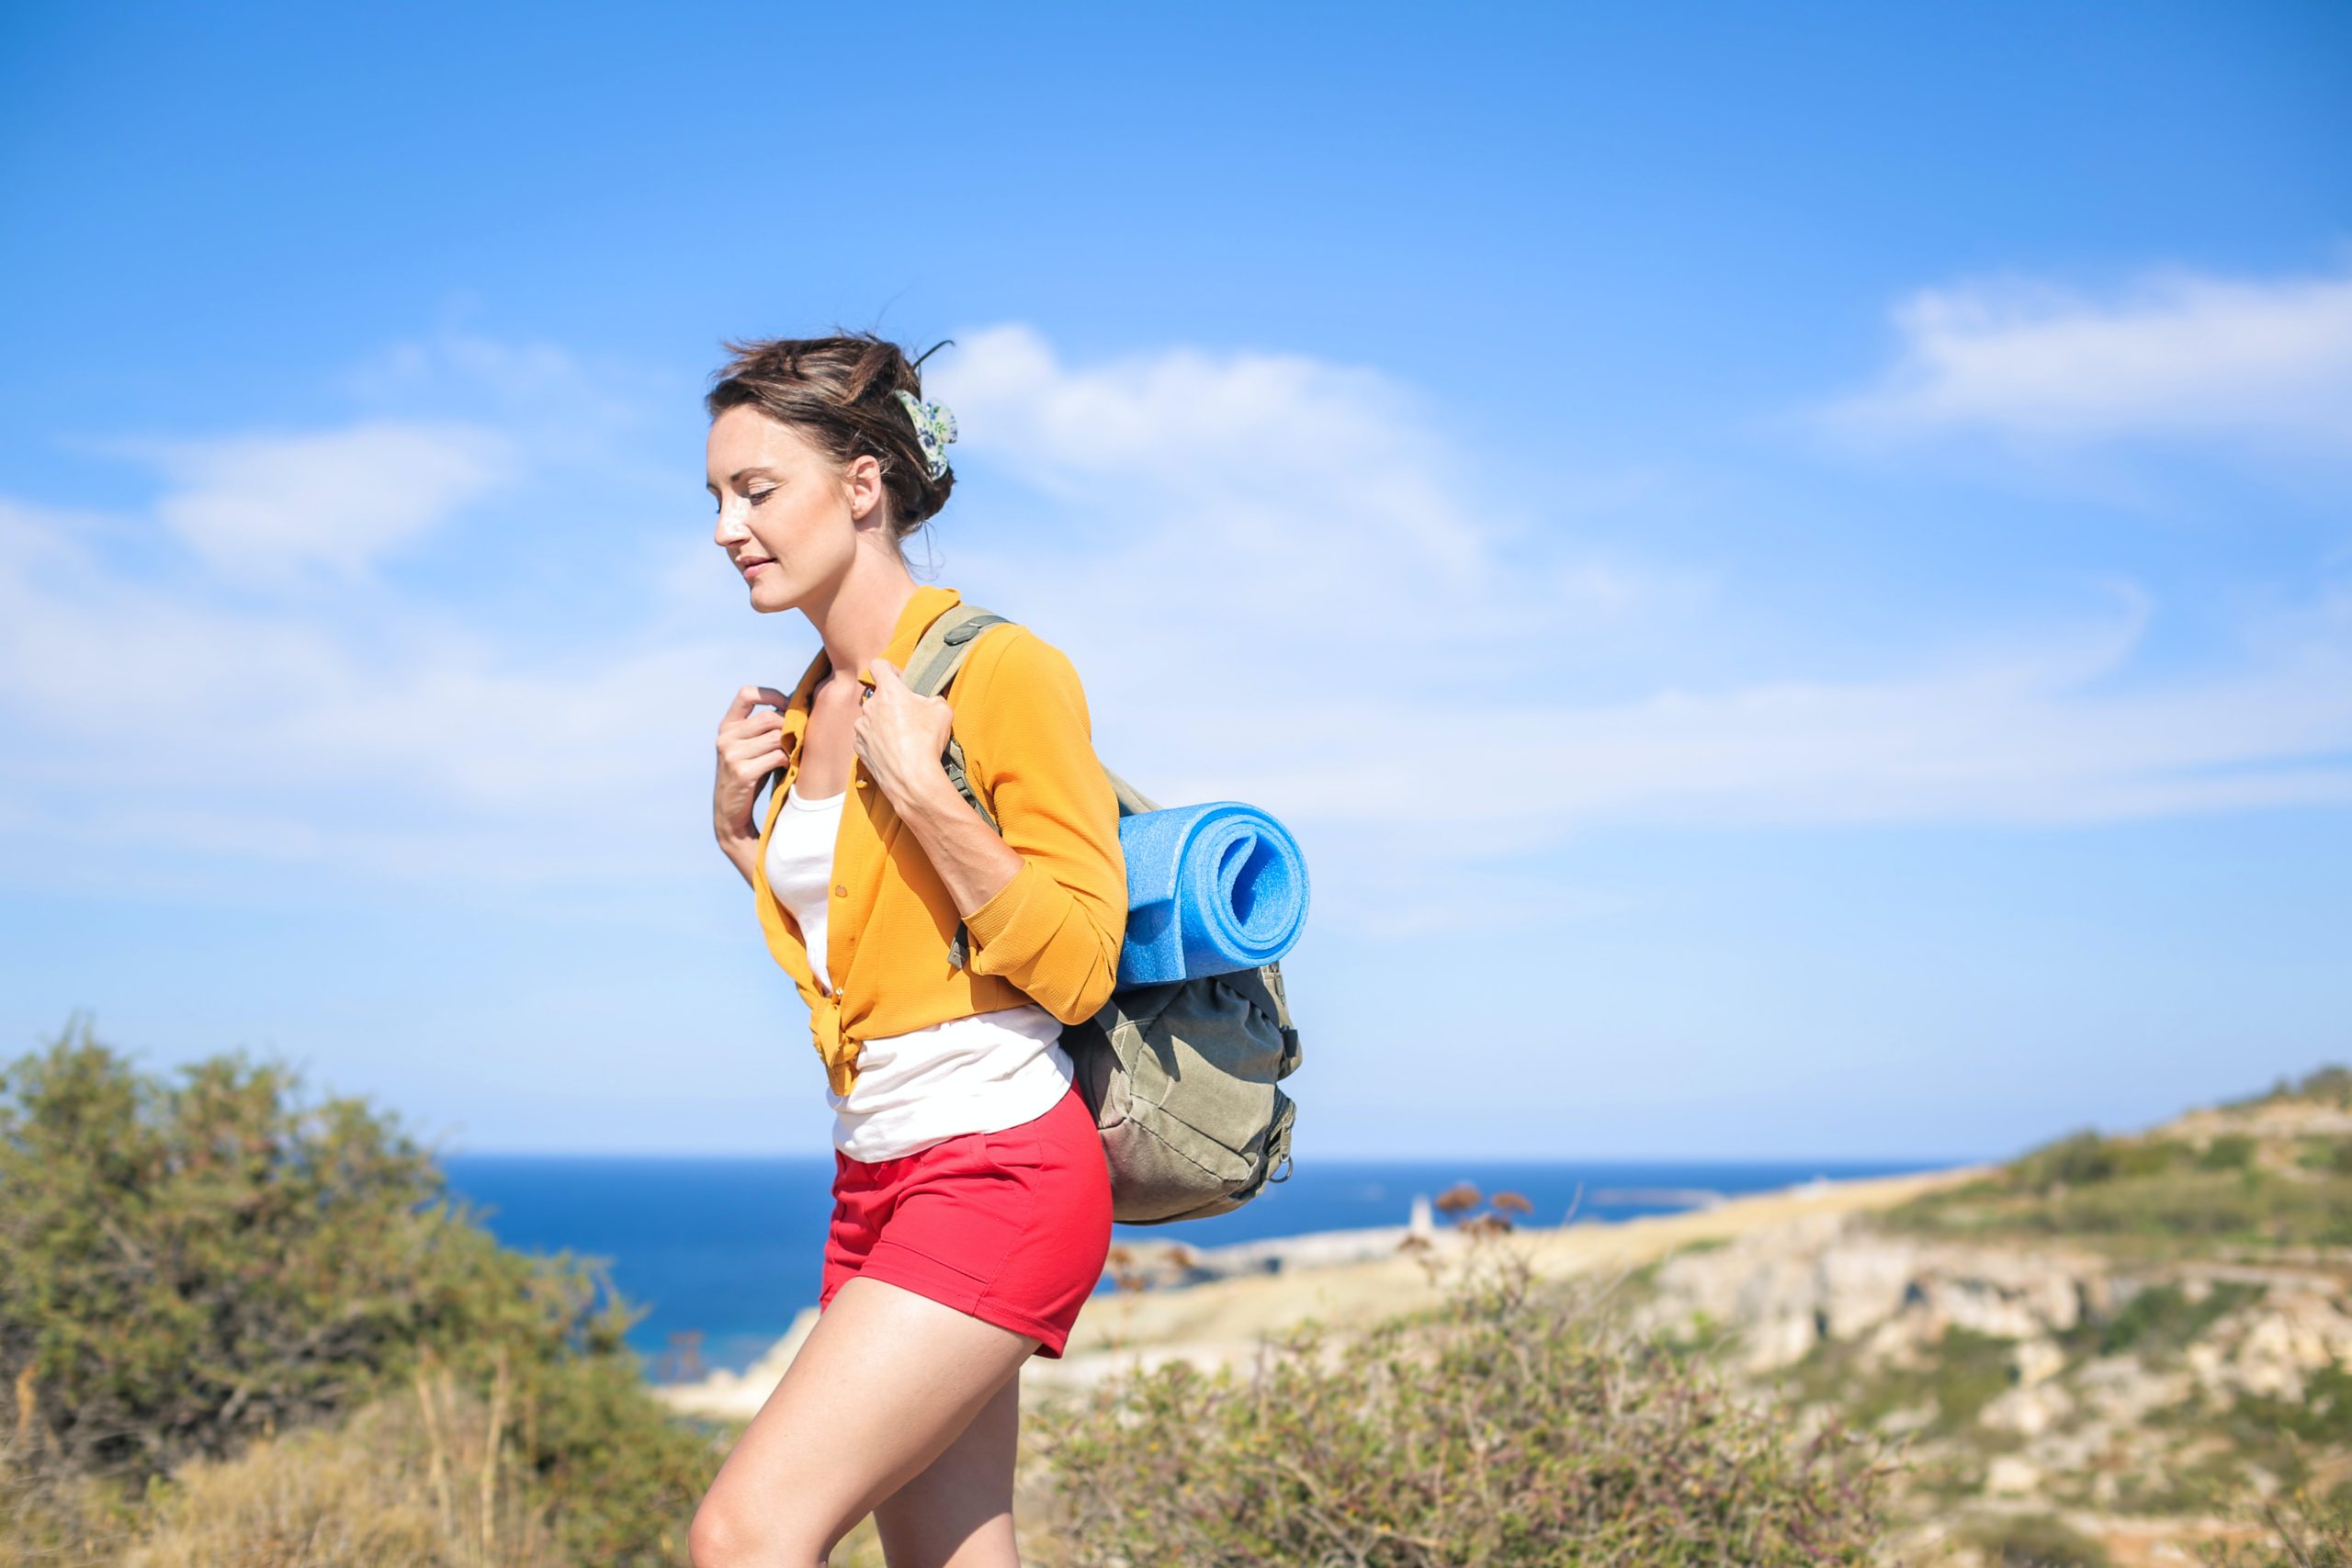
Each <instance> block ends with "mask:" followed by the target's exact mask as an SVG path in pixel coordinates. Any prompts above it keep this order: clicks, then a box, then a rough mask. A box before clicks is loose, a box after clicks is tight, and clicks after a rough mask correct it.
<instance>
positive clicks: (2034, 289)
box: [1829, 270, 2352, 454]
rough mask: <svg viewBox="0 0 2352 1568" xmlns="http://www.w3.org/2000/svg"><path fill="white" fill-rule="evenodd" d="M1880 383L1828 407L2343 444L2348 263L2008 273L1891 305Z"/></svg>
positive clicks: (2054, 429)
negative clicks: (2084, 285) (2259, 270)
mask: <svg viewBox="0 0 2352 1568" xmlns="http://www.w3.org/2000/svg"><path fill="white" fill-rule="evenodd" d="M1894 322H1895V326H1896V329H1897V331H1898V333H1900V336H1901V348H1900V352H1899V354H1898V356H1897V358H1896V361H1895V363H1894V366H1893V367H1891V368H1890V369H1889V370H1888V371H1887V373H1886V374H1885V376H1884V378H1883V380H1882V382H1881V384H1880V385H1879V386H1878V387H1876V388H1875V389H1871V390H1870V391H1867V392H1864V393H1862V394H1860V395H1859V396H1857V397H1854V398H1851V399H1849V400H1845V401H1844V402H1842V403H1839V404H1838V405H1836V406H1835V407H1834V408H1832V409H1831V410H1830V411H1829V417H1830V420H1831V422H1832V423H1833V424H1835V425H1836V426H1837V427H1838V428H1839V429H1841V430H1843V431H1845V432H1847V433H1849V434H1860V435H1871V436H1887V435H1898V434H1918V433H1925V432H1931V431H1943V430H1955V431H1956V430H1978V431H1988V432H1992V433H1995V434H2003V435H2007V436H2012V437H2018V438H2024V439H2030V440H2035V441H2053V442H2075V441H2096V440H2107V439H2115V438H2127V437H2147V438H2157V439H2184V438H2194V439H2200V440H2202V439H2213V440H2226V441H2242V442H2247V443H2252V444H2256V445H2259V446H2265V447H2288V448H2297V449H2313V450H2319V451H2324V452H2330V453H2336V454H2342V453H2346V452H2348V451H2352V271H2347V272H2344V273H2338V274H2335V275H2333V276H2310V277H2285V278H2227V277H2214V276H2205V275H2202V274H2199V273H2195V272H2188V271H2181V270H2174V271H2166V272H2159V273H2154V274H2151V275H2149V276H2145V277H2143V278H2141V279H2140V280H2138V281H2137V282H2136V283H2134V284H2133V285H2131V287H2129V288H2124V289H2122V290H2120V291H2119V292H2117V293H2116V294H2115V295H2114V296H2112V297H2110V298H2105V299H2098V298H2086V297H2085V296H2083V295H2081V294H2079V293H2076V292H2072V291H2068V290H2064V289H2061V288H2056V287H2054V286H2052V285H2050V284H2047V283H2039V282H2034V281H2032V280H2029V279H2018V278H2007V279H1996V280H1990V281H1981V282H1973V283H1963V284H1958V285H1954V286H1952V287H1950V288H1931V289H1923V290H1921V291H1920V292H1918V293H1917V294H1914V295H1912V296H1911V297H1910V298H1908V299H1905V300H1904V301H1902V302H1901V303H1900V304H1899V305H1898V306H1897V307H1896V308H1895V310H1894Z"/></svg>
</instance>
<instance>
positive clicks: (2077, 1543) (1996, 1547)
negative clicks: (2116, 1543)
mask: <svg viewBox="0 0 2352 1568" xmlns="http://www.w3.org/2000/svg"><path fill="white" fill-rule="evenodd" d="M1962 1533H1963V1536H1964V1538H1965V1539H1966V1540H1967V1541H1968V1542H1969V1544H1970V1545H1972V1546H1974V1547H1975V1548H1976V1549H1977V1550H1978V1551H1981V1552H1983V1553H1984V1555H1985V1560H1986V1561H1987V1562H1991V1563H1995V1564H1998V1565H1999V1568H2108V1564H2109V1562H2111V1561H2112V1559H2111V1558H2109V1556H2108V1554H2107V1548H2105V1547H2103V1546H2101V1545H2100V1544H2099V1543H2098V1542H2097V1541H2095V1540H2091V1539H2090V1538H2089V1537H2087V1536H2086V1535H2083V1534H2082V1533H2080V1532H2079V1531H2077V1530H2075V1529H2071V1528H2069V1527H2068V1526H2067V1525H2066V1524H2065V1523H2064V1521H2063V1520H2060V1519H2055V1518H2052V1517H2050V1516H2049V1515H2047V1514H2017V1515H2012V1516H2010V1517H2006V1518H1995V1519H1983V1520H1979V1521H1978V1522H1976V1523H1975V1524H1973V1525H1972V1526H1970V1527H1969V1529H1967V1530H1965V1531H1964V1532H1962Z"/></svg>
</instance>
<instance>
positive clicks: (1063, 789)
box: [956, 626, 1127, 1023]
mask: <svg viewBox="0 0 2352 1568" xmlns="http://www.w3.org/2000/svg"><path fill="white" fill-rule="evenodd" d="M991 641H1001V647H999V648H998V649H994V650H993V651H994V652H995V654H996V657H995V658H994V659H993V660H986V661H983V660H982V657H981V656H982V654H983V653H984V652H986V651H989V649H988V644H989V642H991ZM972 665H973V666H977V667H978V668H967V671H966V674H967V675H978V676H979V677H980V679H979V680H978V682H976V683H975V684H976V685H977V687H978V689H977V690H974V691H971V692H969V693H965V694H961V695H964V696H967V697H968V699H969V701H968V702H967V703H961V704H959V705H958V711H957V713H956V732H957V734H958V736H959V737H960V738H961V739H962V740H963V742H964V756H965V761H966V763H967V766H968V767H969V768H970V770H971V783H972V785H973V787H974V789H975V790H976V791H977V792H978V795H979V796H980V799H981V800H982V801H983V802H985V803H986V804H987V806H988V808H989V813H990V814H991V815H993V816H994V817H995V818H996V821H997V829H998V830H999V831H1000V832H1001V833H1002V834H1003V835H1004V840H1005V842H1006V843H1008V844H1011V845H1012V847H1013V848H1014V849H1015V850H1018V851H1019V852H1021V869H1020V870H1019V871H1018V872H1016V873H1014V874H1013V877H1012V881H1011V882H1009V883H1007V884H1006V885H1005V886H1003V887H1002V888H1001V889H999V890H998V891H997V893H996V894H995V896H994V897H990V898H989V901H988V902H987V903H985V904H982V905H981V906H980V907H979V908H977V909H974V910H973V911H972V912H971V913H970V914H969V915H967V916H966V917H965V918H964V927H965V930H966V931H967V932H968V933H969V935H970V937H971V941H972V952H971V956H970V968H971V970H972V972H973V973H974V974H976V975H1001V976H1003V977H1004V978H1006V979H1007V980H1010V981H1011V982H1012V984H1013V985H1015V986H1017V987H1020V988H1021V989H1022V990H1023V991H1025V992H1026V993H1028V995H1029V997H1030V998H1031V999H1033V1000H1035V1002H1036V1003H1037V1004H1038V1005H1039V1006H1040V1007H1042V1008H1044V1009H1045V1010H1046V1011H1047V1012H1049V1013H1051V1014H1053V1016H1054V1017H1056V1018H1057V1019H1059V1020H1060V1021H1062V1022H1064V1023H1082V1022H1084V1021H1086V1020H1087V1019H1089V1018H1091V1017H1092V1016H1093V1015H1094V1013H1095V1012H1096V1011H1097V1010H1099V1009H1100V1008H1101V1007H1102V1006H1103V1003H1104V1002H1106V1001H1108V1000H1109V999H1110V997H1111V992H1112V989H1113V988H1114V986H1115V985H1116V984H1117V980H1118V971H1119V948H1120V945H1121V943H1123V942H1125V940H1126V929H1127V867H1126V858H1125V854H1124V853H1123V852H1121V850H1120V847H1119V800H1118V795H1117V794H1116V793H1115V792H1114V790H1113V789H1112V787H1111V781H1110V779H1109V777H1108V776H1107V775H1105V774H1104V773H1103V764H1102V762H1101V761H1099V760H1098V759H1097V758H1096V757H1095V755H1094V739H1093V728H1092V724H1091V720H1090V718H1089V716H1088V713H1087V707H1086V693H1085V691H1084V689H1083V688H1082V687H1081V686H1080V683H1079V679H1078V671H1077V670H1076V669H1075V668H1074V667H1073V666H1072V665H1071V664H1070V661H1069V656H1068V655H1066V654H1064V653H1063V652H1062V651H1061V649H1057V648H1056V647H1054V646H1053V645H1052V644H1051V643H1048V642H1046V640H1045V639H1044V638H1043V637H1038V636H1037V635H1036V634H1035V633H1034V632H1032V631H1030V630H1029V629H1028V628H1027V627H1025V626H1014V627H1012V628H1009V629H1008V630H1006V631H1004V632H1001V633H999V634H998V636H997V637H993V638H991V637H983V638H982V639H981V640H980V642H979V643H978V644H976V645H975V646H974V648H973V649H972ZM958 684H959V685H960V684H961V682H960V681H959V682H958Z"/></svg>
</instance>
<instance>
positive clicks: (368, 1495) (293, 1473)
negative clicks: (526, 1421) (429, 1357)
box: [124, 1365, 561, 1568]
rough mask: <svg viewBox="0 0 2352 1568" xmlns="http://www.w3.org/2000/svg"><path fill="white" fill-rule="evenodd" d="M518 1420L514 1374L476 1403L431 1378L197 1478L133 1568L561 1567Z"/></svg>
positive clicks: (440, 1371) (157, 1519) (178, 1485)
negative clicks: (519, 1456) (531, 1483)
mask: <svg viewBox="0 0 2352 1568" xmlns="http://www.w3.org/2000/svg"><path fill="white" fill-rule="evenodd" d="M499 1371H500V1372H501V1373H502V1374H503V1371H504V1368H503V1365H502V1366H501V1367H500V1369H499ZM511 1416H512V1411H511V1409H510V1390H509V1387H508V1383H507V1380H506V1379H505V1378H504V1377H503V1375H502V1376H499V1377H497V1378H495V1379H494V1380H493V1382H492V1386H491V1387H490V1388H489V1389H488V1390H487V1391H485V1393H474V1392H472V1391H469V1390H467V1389H463V1388H460V1387H459V1386H458V1382H457V1380H456V1379H455V1378H454V1377H453V1376H452V1375H451V1374H450V1372H449V1370H448V1369H447V1367H446V1366H435V1367H434V1368H433V1369H431V1370H429V1371H419V1372H418V1374H417V1377H416V1380H415V1382H414V1385H413V1388H412V1390H411V1391H410V1392H409V1393H407V1394H406V1395H404V1396H401V1397H397V1398H388V1399H383V1400H379V1401H378V1402H376V1403H375V1404H368V1405H365V1406H363V1407H361V1408H360V1409H359V1410H357V1411H356V1412H355V1413H354V1414H353V1416H351V1418H350V1419H349V1420H348V1421H346V1422H345V1423H343V1424H342V1425H340V1426H339V1427H319V1428H313V1429H311V1430H306V1431H300V1432H295V1433H291V1434H288V1435H287V1436H285V1437H281V1438H274V1439H272V1440H269V1441H266V1442H263V1443H258V1444H256V1445H254V1447H253V1448H252V1449H250V1450H247V1451H246V1452H245V1453H243V1454H241V1455H239V1456H238V1457H237V1458H235V1459H232V1460H225V1461H198V1462H197V1463H194V1464H190V1465H187V1466H184V1467H183V1468H182V1469H181V1470H180V1471H179V1472H177V1473H176V1474H175V1476H174V1478H173V1481H172V1483H171V1485H170V1487H169V1488H168V1490H166V1491H165V1492H164V1494H163V1495H162V1496H161V1497H160V1498H159V1499H158V1502H157V1504H156V1506H155V1507H154V1509H153V1514H152V1516H151V1524H150V1527H149V1530H148V1534H147V1538H146V1540H144V1541H142V1542H141V1544H140V1545H139V1546H138V1547H136V1548H135V1549H134V1550H133V1551H131V1552H130V1555H129V1556H128V1557H127V1558H125V1559H124V1568H217V1565H218V1564H220V1563H227V1562H234V1563H237V1564H239V1565H240V1568H298V1565H299V1568H561V1560H560V1558H559V1557H558V1556H557V1554H556V1551H555V1547H554V1535H553V1532H552V1531H551V1530H550V1529H549V1528H548V1519H547V1515H546V1510H545V1508H544V1507H543V1506H540V1505H538V1504H537V1503H536V1502H535V1501H534V1500H533V1499H532V1497H531V1495H530V1488H529V1487H528V1486H526V1484H525V1483H524V1480H523V1478H522V1477H520V1476H518V1475H517V1474H516V1473H515V1471H516V1466H515V1457H514V1453H513V1443H512V1442H511V1440H510V1438H511V1434H510V1432H509V1431H508V1427H509V1425H510V1420H511Z"/></svg>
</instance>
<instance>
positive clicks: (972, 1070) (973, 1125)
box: [766, 780, 1074, 1161]
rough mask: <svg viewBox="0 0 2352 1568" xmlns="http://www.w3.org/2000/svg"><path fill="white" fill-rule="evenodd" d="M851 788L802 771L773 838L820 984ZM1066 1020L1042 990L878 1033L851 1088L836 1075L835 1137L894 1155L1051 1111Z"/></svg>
mask: <svg viewBox="0 0 2352 1568" xmlns="http://www.w3.org/2000/svg"><path fill="white" fill-rule="evenodd" d="M848 796H849V792H848V791H847V790H843V791H842V793H841V794H839V795H825V796H823V797H821V798H820V799H816V800H811V799H809V798H808V797H807V796H806V795H802V794H801V793H800V785H799V783H798V781H797V780H796V781H794V784H793V786H792V788H791V789H790V790H789V791H787V792H786V795H785V797H784V809H783V810H782V811H780V812H779V813H777V815H776V819H775V833H774V834H773V835H771V836H770V838H769V840H768V854H767V863H766V870H767V875H768V886H770V887H771V888H773V889H774V890H775V897H776V902H777V903H779V904H781V905H783V906H784V908H785V909H786V912H787V913H789V914H790V915H791V916H792V918H793V919H794V920H795V921H796V922H797V924H798V925H799V927H800V932H801V935H802V937H803V938H804V939H805V940H806V941H807V942H808V944H809V964H810V965H811V966H812V968H813V970H814V972H815V974H816V976H817V983H818V985H819V986H820V987H821V988H822V989H823V990H824V991H825V992H826V993H827V994H828V995H830V994H831V992H832V989H833V986H834V978H833V976H832V973H831V970H830V968H829V967H828V966H827V964H826V962H825V915H826V908H827V906H828V904H829V902H830V900H829V898H828V895H829V894H830V893H831V891H832V887H831V884H832V880H833V844H834V841H835V839H836V836H837V835H838V834H839V833H840V831H841V820H842V801H844V800H845V799H847V798H848ZM1061 1032H1062V1022H1061V1020H1059V1019H1057V1018H1056V1017H1055V1016H1054V1015H1053V1014H1052V1013H1049V1012H1047V1011H1046V1010H1045V1009H1044V1008H1041V1007H1039V1006H1038V1005H1037V1004H1036V1003H1035V1002H1024V1003H1023V1004H1022V1005H1021V1006H1019V1007H1011V1008H1002V1009H999V1010H996V1011H994V1012H982V1013H973V1014H971V1015H970V1016H968V1017H965V1018H951V1019H949V1020H947V1021H945V1022H944V1023H934V1024H932V1025H930V1026H929V1027H927V1028H923V1029H917V1030H913V1031H910V1032H908V1033H905V1034H893V1035H888V1036H886V1037H884V1038H882V1039H878V1040H868V1041H866V1042H865V1044H864V1045H863V1046H862V1047H860V1049H859V1052H858V1057H857V1082H856V1083H854V1084H853V1085H851V1086H850V1091H849V1093H848V1094H847V1095H845V1096H844V1095H839V1094H835V1093H834V1092H833V1090H832V1088H831V1085H830V1084H829V1085H827V1086H826V1089H825V1098H826V1100H828V1101H830V1102H831V1105H832V1108H833V1146H834V1147H835V1148H837V1149H839V1150H841V1151H842V1153H843V1154H845V1155H847V1156H850V1157H851V1158H852V1159H855V1160H861V1161H873V1160H884V1159H896V1158H898V1157H899V1156H901V1155H910V1154H914V1153H917V1152H918V1151H920V1150H922V1149H927V1148H929V1147H930V1146H931V1145H933V1144H937V1143H944V1142H945V1141H946V1140H947V1139H949V1138H953V1137H956V1136H958V1135H959V1134H965V1133H997V1132H1001V1131H1003V1130H1004V1129H1005V1128H1007V1127H1016V1126H1019V1125H1020V1124H1021V1123H1022V1122H1028V1121H1032V1120H1034V1119H1035V1118H1036V1117H1039V1116H1043V1115H1044V1114H1045V1113H1046V1111H1051V1110H1052V1109H1053V1108H1054V1107H1055V1106H1056V1105H1057V1104H1058V1103H1059V1102H1060V1100H1061V1097H1062V1095H1063V1094H1064V1093H1065V1092H1067V1091H1068V1090H1069V1085H1070V1080H1071V1078H1072V1077H1073V1076H1074V1069H1073V1068H1072V1067H1071V1066H1070V1059H1069V1052H1067V1051H1065V1050H1063V1049H1062V1046H1061Z"/></svg>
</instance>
